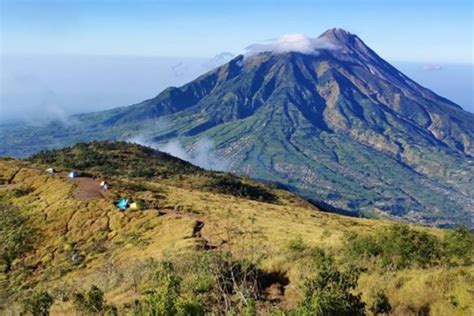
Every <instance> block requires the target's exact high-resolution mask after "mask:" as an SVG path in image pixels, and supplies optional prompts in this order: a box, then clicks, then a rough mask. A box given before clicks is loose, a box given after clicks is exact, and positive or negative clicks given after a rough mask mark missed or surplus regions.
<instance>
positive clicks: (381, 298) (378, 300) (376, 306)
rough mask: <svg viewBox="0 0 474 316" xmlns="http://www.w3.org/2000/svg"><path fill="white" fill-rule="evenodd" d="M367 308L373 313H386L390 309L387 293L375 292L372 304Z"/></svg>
mask: <svg viewBox="0 0 474 316" xmlns="http://www.w3.org/2000/svg"><path fill="white" fill-rule="evenodd" d="M369 310H370V311H371V312H372V313H373V314H374V315H380V314H388V313H389V312H390V311H391V310H392V306H391V305H390V302H389V301H388V297H387V295H385V293H383V292H377V293H376V294H375V297H374V301H373V302H372V305H370V308H369Z"/></svg>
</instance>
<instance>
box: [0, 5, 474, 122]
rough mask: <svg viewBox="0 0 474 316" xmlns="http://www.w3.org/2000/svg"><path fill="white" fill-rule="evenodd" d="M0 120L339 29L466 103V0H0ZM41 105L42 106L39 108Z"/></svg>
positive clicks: (94, 106)
mask: <svg viewBox="0 0 474 316" xmlns="http://www.w3.org/2000/svg"><path fill="white" fill-rule="evenodd" d="M0 4H1V7H0V9H1V11H0V15H1V16H0V18H1V19H0V26H1V29H0V39H1V42H0V53H1V60H0V112H1V113H0V120H2V119H3V120H17V119H22V120H33V121H37V120H38V119H39V118H44V119H46V120H47V119H50V117H54V116H65V115H68V114H71V113H78V112H87V111H93V110H101V109H106V108H113V107H116V106H124V105H130V104H133V103H137V102H140V101H142V100H144V99H147V98H150V97H153V96H155V95H156V94H158V93H159V92H160V91H161V90H163V89H164V88H166V87H168V86H171V85H175V86H179V85H181V84H184V83H186V82H188V81H189V80H192V79H194V78H195V77H196V76H198V75H200V74H202V73H203V72H205V71H207V70H209V69H210V67H211V66H212V67H215V66H217V63H219V62H220V63H223V62H224V60H216V59H212V58H213V56H216V55H217V54H219V53H221V52H231V53H233V54H237V53H241V52H244V49H245V47H247V46H249V45H251V44H254V43H261V42H264V41H267V40H270V39H274V38H277V37H279V36H281V35H283V34H288V33H302V34H305V35H307V36H310V37H316V36H318V35H319V34H321V33H322V32H324V31H325V30H326V29H328V28H332V27H341V28H345V29H347V30H349V31H351V32H353V33H355V34H357V35H359V37H361V38H362V39H363V40H364V41H365V42H366V43H367V45H369V46H370V47H371V48H373V49H374V50H375V51H376V52H377V53H379V55H381V56H382V57H383V58H385V59H386V60H388V61H389V62H391V63H393V64H394V65H395V66H396V67H399V69H400V70H401V71H402V72H405V73H406V74H407V75H408V76H410V77H411V78H413V79H414V80H415V81H417V82H419V83H420V84H422V85H424V86H426V87H428V88H430V89H432V90H433V91H435V92H436V93H438V94H440V95H442V96H445V97H447V98H449V99H451V100H453V101H454V102H456V103H458V104H460V105H461V106H463V107H464V108H465V109H467V110H469V111H471V112H474V101H473V100H474V89H473V88H472V87H473V85H474V82H473V69H474V67H473V16H472V15H473V5H472V3H471V1H465V0H452V1H451V0H444V1H437V0H430V1H428V0H411V1H407V0H399V1H392V0H365V1H356V0H352V1H349V0H346V1H342V0H331V1H330V0H326V1H317V0H313V1H298V0H287V1H278V0H272V1H270V0H238V1H234V0H169V1H152V0H146V1H145V0H133V1H119V0H102V1H99V0H95V1H91V0H88V1H86V0H55V1H52V0H29V1H22V0H0ZM45 109H46V110H45Z"/></svg>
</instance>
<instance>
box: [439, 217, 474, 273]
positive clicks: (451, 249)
mask: <svg viewBox="0 0 474 316" xmlns="http://www.w3.org/2000/svg"><path fill="white" fill-rule="evenodd" d="M444 248H445V255H446V260H447V262H448V264H450V265H456V264H459V265H465V266H467V265H471V264H472V263H473V260H472V258H473V256H474V234H473V233H472V232H471V231H469V229H468V228H467V227H465V226H461V227H458V228H457V229H455V230H452V231H450V232H448V233H447V235H446V237H445V239H444Z"/></svg>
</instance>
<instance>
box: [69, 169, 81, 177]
mask: <svg viewBox="0 0 474 316" xmlns="http://www.w3.org/2000/svg"><path fill="white" fill-rule="evenodd" d="M67 176H68V177H69V178H77V177H78V176H79V175H78V173H77V171H74V170H73V171H71V172H69V174H68V175H67Z"/></svg>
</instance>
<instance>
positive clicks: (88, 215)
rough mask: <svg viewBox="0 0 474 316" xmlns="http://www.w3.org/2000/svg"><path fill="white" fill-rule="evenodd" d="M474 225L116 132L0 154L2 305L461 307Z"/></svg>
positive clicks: (401, 310)
mask: <svg viewBox="0 0 474 316" xmlns="http://www.w3.org/2000/svg"><path fill="white" fill-rule="evenodd" d="M49 168H54V169H55V173H54V174H50V173H48V172H47V171H46V169H49ZM71 170H76V171H77V174H78V177H76V178H69V177H68V173H69V171H71ZM103 180H106V181H107V182H108V183H109V185H110V187H109V190H107V191H104V190H102V189H101V188H100V183H101V181H103ZM120 198H128V199H129V202H130V208H128V209H126V210H125V211H121V210H119V209H118V208H117V207H116V206H115V204H116V203H117V201H118V200H119V199H120ZM132 203H136V204H135V206H136V208H135V209H134V208H133V207H132ZM473 238H474V236H473V235H472V233H469V232H468V231H467V230H459V231H447V230H446V231H445V230H440V229H434V228H426V227H417V226H413V225H411V226H401V225H394V223H392V222H389V221H383V220H370V219H360V218H351V217H345V216H341V215H336V214H330V213H327V212H321V210H320V209H319V208H317V207H314V206H313V205H311V204H310V203H307V202H306V201H305V200H303V199H302V198H300V197H298V196H297V195H295V194H293V193H290V192H287V191H285V190H282V189H280V188H278V187H276V186H275V185H271V184H265V183H260V182H256V181H253V180H250V179H248V178H242V177H237V176H233V175H229V174H226V173H216V172H209V171H205V170H202V169H201V168H198V167H195V166H193V165H191V164H189V163H186V162H184V161H181V160H179V159H177V158H174V157H172V156H169V155H167V154H163V153H161V152H158V151H155V150H152V149H150V148H147V147H144V146H140V145H133V144H128V143H124V142H93V143H88V144H84V143H81V144H78V145H75V146H73V147H69V148H65V149H61V150H53V151H46V152H41V153H38V154H36V155H34V156H33V157H31V158H30V159H29V160H28V161H20V160H14V159H5V158H2V159H0V314H2V315H3V314H6V315H9V314H13V315H16V314H19V313H20V312H21V311H24V310H26V311H30V313H31V311H32V310H33V311H38V309H39V308H40V307H41V308H45V306H49V305H48V304H49V303H48V302H52V306H51V307H50V312H51V315H84V314H88V313H89V314H90V313H92V314H94V313H96V314H97V313H102V314H113V313H115V314H118V315H129V314H135V315H144V314H150V313H151V311H155V312H156V311H162V308H165V307H166V308H167V310H173V309H174V308H176V309H179V310H180V311H183V310H184V311H186V312H183V313H184V314H186V315H202V313H203V312H207V313H211V312H212V313H214V314H216V315H221V314H225V313H230V312H234V313H235V314H244V313H248V312H249V311H252V310H253V311H256V312H258V314H259V315H260V314H261V315H266V314H275V313H279V314H281V315H303V314H304V313H308V314H309V313H310V314H313V312H314V311H315V310H316V307H318V308H329V309H331V310H336V311H339V312H340V311H346V312H348V311H349V312H357V313H359V314H360V313H361V312H363V313H368V314H370V313H375V312H382V311H390V312H391V313H392V314H394V315H407V314H423V313H425V314H426V313H429V314H430V315H453V314H456V315H469V314H470V313H471V312H472V308H473V306H474V305H473V304H474V302H473V297H472V295H471V292H470V291H471V290H472V289H471V284H472V275H473V274H474V270H473V269H474V268H473V265H472V260H473V259H474V248H473V245H474V243H473V242H472V241H473V240H474V239H473ZM354 280H355V283H354ZM94 286H95V287H94ZM322 288H323V289H324V291H321V289H322ZM101 293H103V294H104V296H102V294H101ZM324 295H327V296H324ZM50 299H51V301H50ZM318 304H319V305H318ZM320 304H322V305H320ZM163 306H165V307H163ZM311 311H312V312H311ZM351 315H352V314H351Z"/></svg>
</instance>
